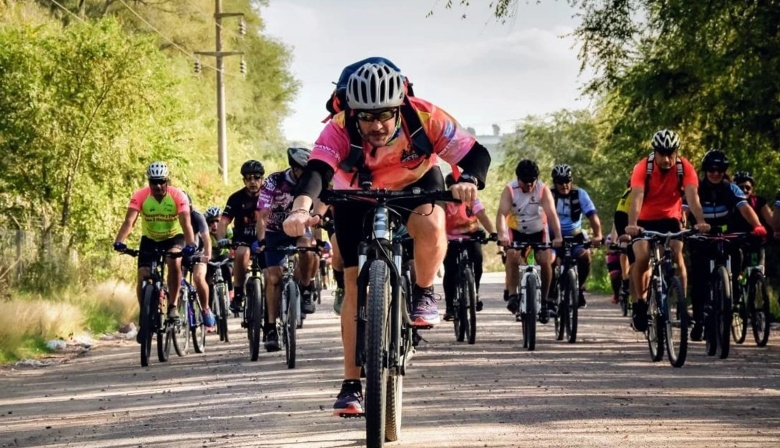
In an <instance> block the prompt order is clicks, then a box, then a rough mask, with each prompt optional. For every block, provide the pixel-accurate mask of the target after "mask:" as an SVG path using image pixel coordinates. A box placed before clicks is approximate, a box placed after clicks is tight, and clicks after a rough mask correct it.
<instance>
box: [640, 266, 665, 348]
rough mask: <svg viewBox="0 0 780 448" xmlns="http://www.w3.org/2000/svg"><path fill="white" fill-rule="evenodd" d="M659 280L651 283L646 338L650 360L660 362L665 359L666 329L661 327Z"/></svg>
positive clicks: (655, 279)
mask: <svg viewBox="0 0 780 448" xmlns="http://www.w3.org/2000/svg"><path fill="white" fill-rule="evenodd" d="M657 282H658V279H657V278H654V279H652V280H651V282H650V285H651V286H650V291H649V294H648V297H647V319H648V322H647V330H646V331H645V338H647V345H648V347H649V348H650V359H652V360H653V362H658V361H660V360H661V359H663V357H664V336H665V335H664V332H665V330H666V327H665V326H664V325H661V310H660V309H659V308H658V297H657V295H658V292H657V291H658V290H657Z"/></svg>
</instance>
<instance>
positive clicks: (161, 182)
mask: <svg viewBox="0 0 780 448" xmlns="http://www.w3.org/2000/svg"><path fill="white" fill-rule="evenodd" d="M166 183H168V179H149V185H164V184H166Z"/></svg>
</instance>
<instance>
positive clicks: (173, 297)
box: [165, 246, 182, 308]
mask: <svg viewBox="0 0 780 448" xmlns="http://www.w3.org/2000/svg"><path fill="white" fill-rule="evenodd" d="M170 252H181V248H180V247H176V246H174V247H172V248H171V250H170ZM165 264H166V265H168V305H169V306H172V307H174V308H176V305H177V304H178V302H179V289H180V288H181V278H182V275H181V258H166V259H165Z"/></svg>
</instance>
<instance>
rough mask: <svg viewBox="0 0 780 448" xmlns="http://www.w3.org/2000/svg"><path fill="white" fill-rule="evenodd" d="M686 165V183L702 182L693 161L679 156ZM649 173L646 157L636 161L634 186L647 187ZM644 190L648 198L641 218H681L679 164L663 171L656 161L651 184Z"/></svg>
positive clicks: (674, 164) (684, 174) (640, 213)
mask: <svg viewBox="0 0 780 448" xmlns="http://www.w3.org/2000/svg"><path fill="white" fill-rule="evenodd" d="M680 160H682V165H683V187H686V186H688V185H693V186H695V187H698V186H699V178H698V177H696V169H695V168H694V167H693V165H691V162H689V161H688V160H686V159H685V158H684V157H680ZM646 176H647V157H645V158H644V159H642V160H640V161H639V163H637V164H636V165H634V171H633V173H631V188H645V177H646ZM647 190H648V191H645V199H644V201H642V210H641V211H640V212H639V219H641V220H643V221H645V220H656V219H670V218H676V219H681V218H682V196H680V180H679V179H678V178H677V164H676V162H675V163H673V164H672V168H671V169H669V170H667V171H665V172H664V171H663V170H661V169H660V168H658V165H657V164H655V163H654V166H653V174H652V175H651V176H650V184H649V185H648V187H647Z"/></svg>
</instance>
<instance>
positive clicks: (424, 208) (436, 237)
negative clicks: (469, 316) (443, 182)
mask: <svg viewBox="0 0 780 448" xmlns="http://www.w3.org/2000/svg"><path fill="white" fill-rule="evenodd" d="M414 211H415V212H417V213H412V214H411V216H409V221H408V222H407V223H406V227H407V228H408V229H409V236H411V237H412V238H414V269H415V273H416V275H417V286H420V287H423V288H427V287H429V286H433V281H434V279H435V278H436V271H438V270H439V266H440V265H441V263H442V261H444V256H445V255H446V254H447V234H446V232H445V222H444V209H442V208H441V207H439V206H433V211H432V212H431V205H430V204H423V205H420V206H417V207H416V208H415V209H414ZM418 213H424V214H425V215H422V214H418ZM429 213H430V214H429ZM426 215H427V216H426ZM345 283H346V282H345ZM342 315H343V314H342Z"/></svg>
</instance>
